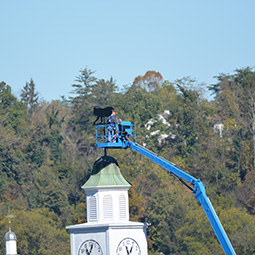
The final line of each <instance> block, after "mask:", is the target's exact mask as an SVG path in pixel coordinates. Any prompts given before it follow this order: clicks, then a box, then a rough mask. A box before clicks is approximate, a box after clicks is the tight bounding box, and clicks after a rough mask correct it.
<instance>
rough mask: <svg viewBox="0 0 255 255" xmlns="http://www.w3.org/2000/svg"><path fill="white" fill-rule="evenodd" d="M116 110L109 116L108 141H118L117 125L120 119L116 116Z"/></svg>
mask: <svg viewBox="0 0 255 255" xmlns="http://www.w3.org/2000/svg"><path fill="white" fill-rule="evenodd" d="M115 115H116V112H114V111H113V112H112V114H111V115H110V116H109V117H108V119H107V123H108V124H109V126H108V142H113V143H115V142H116V138H117V130H116V125H117V124H118V122H119V121H118V119H117V118H116V116H115Z"/></svg>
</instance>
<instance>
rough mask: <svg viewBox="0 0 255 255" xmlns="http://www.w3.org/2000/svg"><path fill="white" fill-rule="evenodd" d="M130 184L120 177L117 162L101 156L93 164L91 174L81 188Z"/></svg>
mask: <svg viewBox="0 0 255 255" xmlns="http://www.w3.org/2000/svg"><path fill="white" fill-rule="evenodd" d="M112 185H128V186H130V184H129V183H128V182H127V181H126V180H125V179H124V177H123V176H122V174H121V172H120V169H119V166H118V162H117V161H116V159H114V158H112V157H110V156H103V157H101V158H99V159H97V160H96V161H95V163H94V166H93V170H92V174H91V176H90V178H89V180H88V181H87V182H86V183H85V184H84V185H83V186H82V188H87V187H96V186H112Z"/></svg>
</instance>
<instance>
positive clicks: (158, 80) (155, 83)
mask: <svg viewBox="0 0 255 255" xmlns="http://www.w3.org/2000/svg"><path fill="white" fill-rule="evenodd" d="M163 81H164V80H163V77H162V75H161V73H159V72H156V71H147V72H146V73H145V75H144V76H140V75H139V76H137V77H136V78H135V79H134V82H133V85H135V86H139V87H141V88H142V89H145V90H146V91H148V92H152V91H156V90H158V89H159V88H160V87H161V86H162V84H163Z"/></svg>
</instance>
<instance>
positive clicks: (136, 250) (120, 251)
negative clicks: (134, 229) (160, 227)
mask: <svg viewBox="0 0 255 255" xmlns="http://www.w3.org/2000/svg"><path fill="white" fill-rule="evenodd" d="M116 254H117V255H141V249H140V247H139V245H138V243H137V242H136V241H135V240H134V239H132V238H129V237H128V238H124V239H123V240H122V241H121V242H120V243H119V245H118V248H117V251H116Z"/></svg>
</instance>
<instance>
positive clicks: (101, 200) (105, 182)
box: [66, 156, 148, 255]
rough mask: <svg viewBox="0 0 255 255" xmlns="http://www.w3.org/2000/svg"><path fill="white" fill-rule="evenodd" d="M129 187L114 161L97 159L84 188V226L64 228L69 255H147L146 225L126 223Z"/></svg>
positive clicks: (127, 219) (110, 158) (106, 157)
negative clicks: (85, 215)
mask: <svg viewBox="0 0 255 255" xmlns="http://www.w3.org/2000/svg"><path fill="white" fill-rule="evenodd" d="M130 186H131V185H130V184H129V183H128V182H127V181H126V180H125V179H124V178H123V176H122V174H121V173H120V170H119V167H118V163H117V161H116V160H115V159H114V158H112V157H109V156H103V157H101V158H99V159H98V160H97V161H96V162H95V163H94V167H93V171H92V174H91V176H90V178H89V180H88V181H87V182H86V183H85V184H84V185H83V187H82V188H83V189H84V190H85V192H86V201H87V223H83V224H78V225H73V226H68V227H66V228H67V229H68V230H69V231H70V233H71V236H70V238H71V255H124V254H125V255H127V254H132V255H147V254H148V251H147V238H146V237H147V226H148V224H146V223H140V222H132V221H129V203H128V189H129V188H130Z"/></svg>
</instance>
